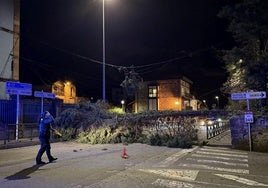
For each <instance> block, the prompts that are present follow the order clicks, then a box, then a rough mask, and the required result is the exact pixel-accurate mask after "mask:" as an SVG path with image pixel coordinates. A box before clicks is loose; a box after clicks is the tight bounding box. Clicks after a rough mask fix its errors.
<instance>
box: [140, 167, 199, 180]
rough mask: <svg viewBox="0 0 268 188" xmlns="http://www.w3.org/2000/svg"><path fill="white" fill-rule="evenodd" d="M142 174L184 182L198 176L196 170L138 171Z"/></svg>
mask: <svg viewBox="0 0 268 188" xmlns="http://www.w3.org/2000/svg"><path fill="white" fill-rule="evenodd" d="M139 171H142V172H148V173H154V174H158V175H161V176H164V177H168V178H174V179H179V180H184V181H194V180H195V179H196V177H197V175H198V172H199V171H198V170H177V169H139Z"/></svg>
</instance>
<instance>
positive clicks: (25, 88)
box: [6, 82, 32, 96]
mask: <svg viewBox="0 0 268 188" xmlns="http://www.w3.org/2000/svg"><path fill="white" fill-rule="evenodd" d="M6 94H10V95H28V96H31V95H32V84H28V83H20V82H6Z"/></svg>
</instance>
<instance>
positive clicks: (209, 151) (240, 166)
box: [178, 147, 249, 174]
mask: <svg viewBox="0 0 268 188" xmlns="http://www.w3.org/2000/svg"><path fill="white" fill-rule="evenodd" d="M178 166H181V167H190V168H194V169H199V170H210V171H221V172H232V173H240V174H249V169H248V153H247V152H244V151H232V150H230V149H228V148H216V149H215V148H211V147H204V148H200V149H199V150H198V151H195V152H194V153H192V154H191V155H190V156H189V157H187V158H186V160H185V162H184V163H179V164H178Z"/></svg>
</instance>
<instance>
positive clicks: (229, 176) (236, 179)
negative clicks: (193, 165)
mask: <svg viewBox="0 0 268 188" xmlns="http://www.w3.org/2000/svg"><path fill="white" fill-rule="evenodd" d="M214 175H216V176H219V177H223V178H226V179H229V180H234V181H236V182H239V183H242V184H246V185H250V186H262V187H268V184H263V183H259V182H256V181H253V180H249V179H246V178H241V177H238V176H234V175H230V174H214Z"/></svg>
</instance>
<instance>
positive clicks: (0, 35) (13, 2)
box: [0, 0, 20, 99]
mask: <svg viewBox="0 0 268 188" xmlns="http://www.w3.org/2000/svg"><path fill="white" fill-rule="evenodd" d="M19 2H20V1H19V0H1V1H0V99H8V98H9V95H6V94H5V91H6V88H5V85H6V82H7V81H19V45H20V35H19V33H20V3H19Z"/></svg>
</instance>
